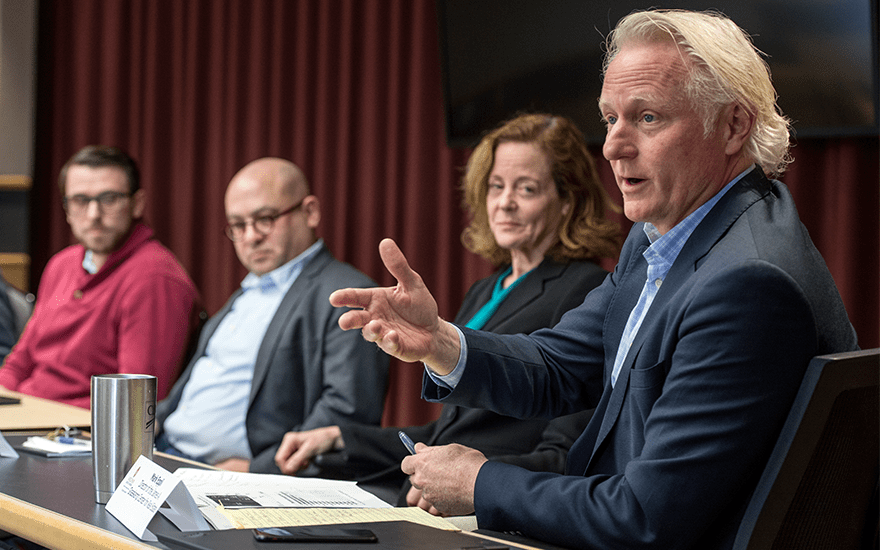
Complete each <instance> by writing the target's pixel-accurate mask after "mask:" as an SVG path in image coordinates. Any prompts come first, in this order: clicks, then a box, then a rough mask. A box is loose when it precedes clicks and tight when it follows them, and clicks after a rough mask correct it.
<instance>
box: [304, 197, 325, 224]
mask: <svg viewBox="0 0 880 550" xmlns="http://www.w3.org/2000/svg"><path fill="white" fill-rule="evenodd" d="M302 209H303V210H305V212H306V225H307V226H308V227H310V228H311V229H315V228H317V227H318V224H319V223H321V202H320V201H319V200H318V197H316V196H314V195H309V196H308V197H306V198H305V199H303V205H302Z"/></svg>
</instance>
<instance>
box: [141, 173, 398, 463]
mask: <svg viewBox="0 0 880 550" xmlns="http://www.w3.org/2000/svg"><path fill="white" fill-rule="evenodd" d="M225 207H226V218H227V226H226V235H227V236H228V237H229V239H230V240H231V241H232V243H233V245H234V247H235V252H236V255H237V256H238V259H239V260H240V261H241V263H242V265H244V266H245V267H246V268H247V270H248V272H249V273H248V275H247V276H246V277H245V278H244V280H243V281H242V283H241V288H240V289H239V290H237V291H236V292H235V293H234V294H233V295H232V297H231V298H230V299H229V301H228V302H227V303H226V305H225V306H223V308H222V309H221V310H220V311H219V312H218V313H217V314H216V315H215V316H214V317H212V318H211V319H210V320H209V321H208V322H207V324H206V325H205V327H204V329H203V331H202V334H201V337H200V339H199V344H198V348H197V350H196V353H195V355H194V358H193V360H192V361H191V362H190V364H189V366H188V367H187V368H186V369H185V370H184V372H183V374H182V375H181V377H180V380H179V381H178V382H177V384H175V386H174V388H173V389H172V390H171V393H170V394H169V396H168V398H167V399H166V400H164V401H162V402H161V403H160V404H159V407H158V412H157V415H156V417H157V421H158V426H159V431H158V432H157V433H158V435H157V440H156V448H157V449H158V450H160V451H165V452H168V453H171V454H175V455H178V456H183V457H185V458H191V459H194V460H198V461H201V462H205V463H209V464H213V465H215V466H217V467H220V468H223V469H228V470H237V471H252V472H262V473H280V470H278V467H277V466H276V465H275V462H274V456H275V452H276V451H277V448H278V445H279V444H280V443H281V439H282V437H283V436H284V434H285V433H286V432H288V431H291V430H308V429H312V428H318V427H322V426H330V425H335V424H338V423H339V422H343V421H344V422H362V423H367V424H378V423H379V421H380V419H381V416H382V407H383V405H384V399H385V390H386V387H387V381H388V356H387V355H386V354H384V353H383V352H381V351H379V350H378V349H377V348H376V347H375V346H373V345H371V344H369V343H367V342H365V341H364V340H363V338H361V337H360V335H358V334H356V333H350V332H345V331H343V330H342V329H340V328H339V325H338V323H337V321H338V319H339V317H340V316H341V314H342V312H341V311H338V310H336V309H335V308H333V307H332V306H331V305H330V303H329V296H330V294H331V293H332V292H333V291H334V290H337V289H340V288H345V287H347V286H356V287H372V286H375V283H373V281H371V280H370V279H369V278H368V277H367V276H366V275H364V274H363V273H361V272H359V271H357V270H356V269H354V268H353V267H352V266H350V265H348V264H345V263H342V262H340V261H338V260H336V259H335V258H334V257H333V255H332V254H331V253H330V251H329V250H328V249H327V247H326V246H325V245H324V243H323V241H322V240H320V239H318V238H317V237H316V235H315V229H316V228H317V227H318V224H319V222H320V220H321V210H320V204H319V202H318V198H317V197H315V196H314V195H311V194H310V192H309V185H308V182H307V180H306V177H305V175H304V174H303V173H302V171H301V170H300V169H299V168H298V167H297V166H296V165H294V164H293V163H291V162H289V161H287V160H284V159H278V158H263V159H259V160H255V161H253V162H251V163H250V164H248V165H247V166H245V167H244V168H242V169H241V170H240V171H239V172H238V173H237V174H236V175H235V176H234V177H233V178H232V180H231V181H230V183H229V187H228V188H227V190H226V198H225Z"/></svg>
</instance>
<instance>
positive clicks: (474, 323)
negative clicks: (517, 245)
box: [464, 266, 530, 330]
mask: <svg viewBox="0 0 880 550" xmlns="http://www.w3.org/2000/svg"><path fill="white" fill-rule="evenodd" d="M512 272H513V266H508V267H507V269H506V270H504V273H502V274H501V276H500V277H498V280H497V281H495V288H494V289H493V290H492V298H490V299H489V301H488V302H486V303H485V304H483V307H481V308H480V311H478V312H477V313H476V314H474V316H473V317H472V318H471V320H470V321H468V322H467V323H466V324H465V325H464V326H466V327H467V328H470V329H474V330H480V329H481V328H483V327H484V326H485V325H486V323H487V322H488V321H489V319H491V318H492V316H493V315H495V312H496V311H498V308H499V307H500V306H501V302H503V301H504V299H505V298H507V295H508V294H510V291H511V290H513V289H514V288H516V286H517V285H518V284H520V283H521V282H522V280H523V279H525V278H526V275H528V274H529V273H530V271H527V272H525V273H523V274H522V275H520V276H519V277H518V278H517V280H515V281H513V283H511V284H510V286H509V287H507V288H501V285H502V283H503V282H504V278H505V277H507V276H508V275H510V274H511V273H512Z"/></svg>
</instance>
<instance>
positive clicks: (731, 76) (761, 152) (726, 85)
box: [603, 10, 791, 177]
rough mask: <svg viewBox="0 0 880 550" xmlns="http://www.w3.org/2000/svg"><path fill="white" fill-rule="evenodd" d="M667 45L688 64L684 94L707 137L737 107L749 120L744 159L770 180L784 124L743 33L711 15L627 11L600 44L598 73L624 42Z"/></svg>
mask: <svg viewBox="0 0 880 550" xmlns="http://www.w3.org/2000/svg"><path fill="white" fill-rule="evenodd" d="M665 40H671V41H673V42H674V43H675V44H676V45H677V46H678V48H679V51H681V52H682V54H683V55H684V56H685V57H686V58H687V59H688V60H689V61H690V66H689V79H688V81H687V82H685V83H684V92H685V94H686V95H687V97H688V99H689V100H690V101H691V102H692V103H693V104H694V105H695V107H696V108H697V112H698V113H700V115H701V116H702V118H703V127H704V129H705V131H706V134H707V135H708V134H709V133H710V132H711V130H712V129H713V128H714V127H715V125H716V123H717V121H718V115H719V114H720V113H721V110H722V109H723V108H724V107H725V106H727V105H730V104H733V103H737V104H739V105H741V106H742V107H743V108H744V109H745V110H746V111H748V112H749V113H750V114H751V115H753V116H754V117H755V125H754V128H752V132H751V135H750V136H749V139H748V141H747V143H746V145H745V154H746V156H747V157H748V158H749V159H750V160H751V161H753V162H754V163H756V164H757V165H759V166H760V167H761V168H762V169H763V170H764V172H765V173H766V174H767V175H768V176H771V177H775V176H778V175H780V174H782V173H783V172H784V171H785V168H786V167H787V166H788V164H789V163H790V162H791V156H790V155H789V147H790V141H789V130H790V127H791V122H790V120H789V119H788V118H787V117H785V116H783V115H782V114H781V111H780V109H779V107H778V106H777V103H776V99H777V94H776V90H775V89H774V88H773V83H772V82H771V77H770V68H769V67H768V65H767V63H766V62H765V61H764V59H763V58H762V57H761V55H762V53H761V52H760V51H759V50H758V49H757V48H755V46H754V44H753V43H752V40H751V38H750V37H749V35H748V34H747V33H746V32H745V31H744V30H742V29H741V28H740V27H738V26H737V25H736V23H734V22H733V21H731V20H730V19H729V18H727V17H726V16H725V15H723V14H721V13H719V12H716V11H711V10H710V11H704V12H695V11H687V10H647V11H637V12H633V13H631V14H629V15H627V16H626V17H624V18H623V19H621V20H620V22H619V23H618V24H617V26H616V27H615V29H614V30H613V31H611V34H609V35H608V38H607V40H606V44H605V47H606V54H605V60H604V67H603V74H604V72H606V71H607V69H608V65H609V64H610V63H611V61H612V60H613V59H614V57H615V56H616V55H617V54H618V53H619V52H620V50H621V49H622V48H623V47H625V46H626V45H628V44H639V43H645V42H657V41H665Z"/></svg>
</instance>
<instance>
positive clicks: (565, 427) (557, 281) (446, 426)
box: [340, 259, 607, 505]
mask: <svg viewBox="0 0 880 550" xmlns="http://www.w3.org/2000/svg"><path fill="white" fill-rule="evenodd" d="M502 272H503V270H501V271H499V272H497V273H495V274H494V275H492V276H490V277H487V278H485V279H482V280H480V281H477V282H476V283H474V285H473V286H471V288H470V290H468V293H467V295H466V296H465V298H464V302H463V304H462V306H461V309H460V310H459V312H458V314H457V315H456V317H455V322H456V323H460V324H464V323H467V322H468V321H469V320H470V319H471V317H473V316H474V314H475V313H476V312H477V311H479V309H480V308H481V307H482V306H483V305H484V304H485V303H486V302H488V301H489V299H490V298H491V296H492V290H493V288H494V287H495V282H496V281H497V280H498V277H499V276H500V275H501V273H502ZM606 275H607V273H606V272H605V271H604V270H603V269H602V268H601V267H599V266H598V265H597V264H595V263H593V262H586V261H583V262H571V263H566V264H561V263H556V262H554V261H552V260H550V259H545V260H544V261H543V262H542V263H541V264H540V265H539V266H538V267H537V268H535V269H534V270H533V271H532V272H530V273H529V274H528V276H527V277H526V278H525V280H523V281H522V283H520V284H519V285H518V286H517V287H516V288H514V289H513V290H512V291H511V293H510V294H509V295H508V296H507V298H506V299H505V300H504V301H503V302H502V303H501V305H500V306H499V308H498V310H497V311H496V312H495V314H494V315H493V316H492V317H491V318H490V319H489V321H488V322H487V323H486V325H485V327H484V328H483V330H487V331H491V332H497V333H502V334H515V333H528V332H532V331H534V330H537V329H539V328H545V327H550V326H553V325H554V324H556V322H557V321H559V319H560V317H562V315H563V314H564V313H565V312H566V311H568V310H569V309H572V308H574V307H576V306H578V305H580V303H581V302H583V300H584V297H585V296H586V294H587V293H588V292H589V291H590V290H592V289H593V288H595V287H596V286H598V285H599V284H600V283H601V282H602V280H603V279H604V278H605V276H606ZM591 414H592V411H584V412H581V413H578V414H572V415H569V416H566V417H563V418H558V419H555V420H553V421H552V422H550V421H548V420H546V419H529V420H521V419H516V418H512V417H509V416H503V415H500V414H496V413H493V412H490V411H486V410H482V409H469V408H465V407H457V406H453V405H444V406H443V409H442V410H441V413H440V417H439V418H438V419H437V420H436V421H434V422H431V423H428V424H425V425H422V426H410V427H406V428H403V429H404V431H406V432H407V434H409V436H410V437H411V438H412V439H413V441H421V442H423V443H425V444H427V445H446V444H449V443H460V444H462V445H466V446H468V447H472V448H475V449H478V450H480V451H481V452H482V453H483V454H485V455H486V456H488V457H489V458H493V459H495V460H499V461H502V462H505V463H508V464H515V465H517V466H522V467H523V468H528V469H530V470H534V471H550V472H562V471H563V469H564V467H565V457H566V454H567V452H568V448H569V447H570V446H571V445H572V443H574V441H575V439H576V438H577V437H578V436H579V435H580V433H581V432H582V431H583V428H584V427H585V426H586V424H587V422H588V421H589V419H590V416H591ZM340 429H341V431H342V439H343V441H344V442H345V453H346V454H347V464H348V466H349V468H350V473H351V474H353V476H354V477H355V479H358V480H359V481H360V484H361V485H362V486H364V487H366V488H368V489H370V490H371V491H373V492H374V493H376V494H378V495H380V496H382V497H383V498H385V499H387V500H389V501H390V502H394V501H395V500H396V501H397V503H398V504H399V505H404V504H405V497H406V492H407V491H408V489H409V481H408V478H407V476H405V475H404V474H403V472H401V471H400V461H401V460H403V458H404V457H405V456H406V453H407V451H406V449H405V448H404V446H403V445H402V444H401V442H400V440H399V439H398V436H397V432H398V430H399V429H400V428H397V427H394V428H380V427H375V426H362V425H356V424H347V425H341V426H340Z"/></svg>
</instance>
